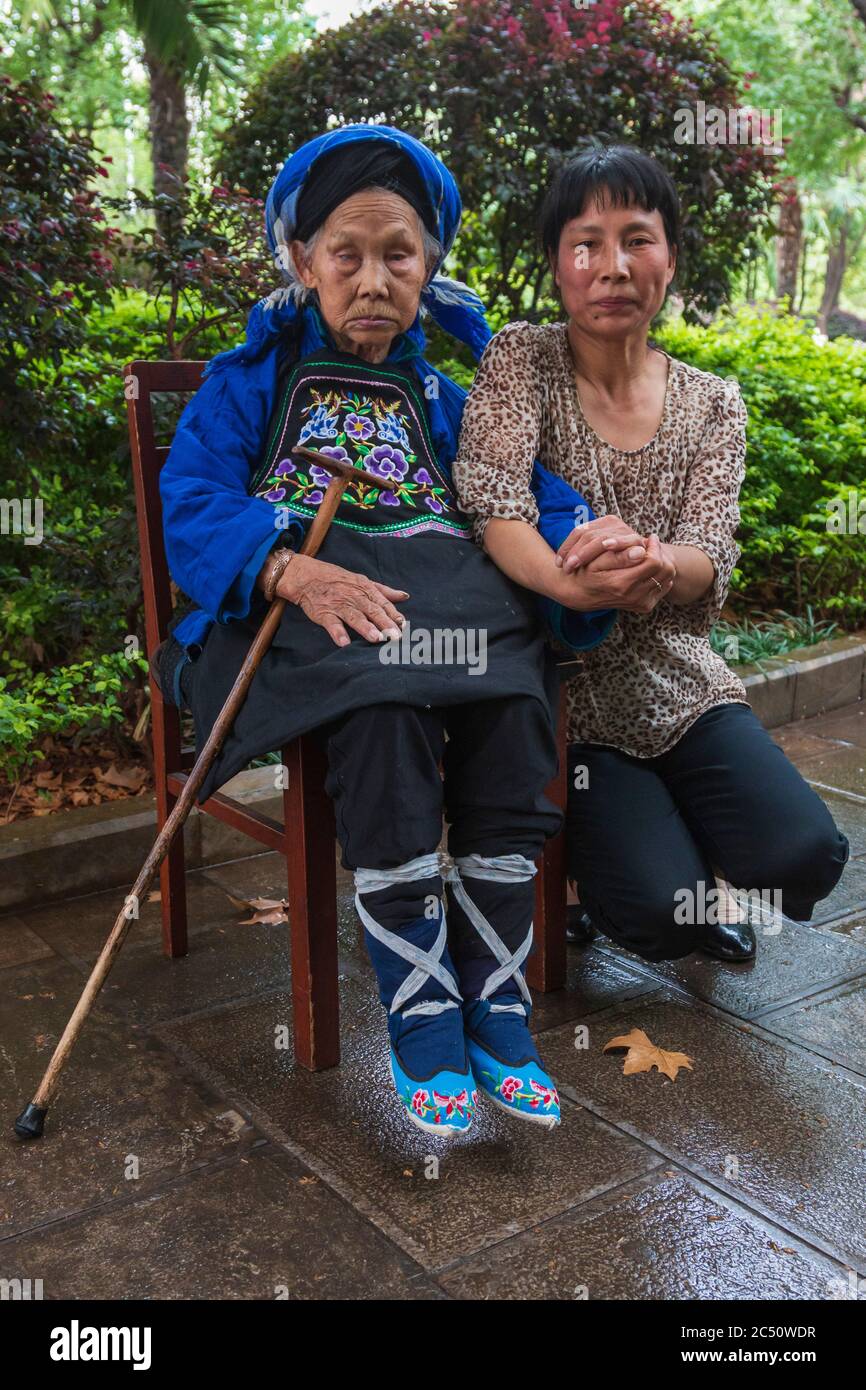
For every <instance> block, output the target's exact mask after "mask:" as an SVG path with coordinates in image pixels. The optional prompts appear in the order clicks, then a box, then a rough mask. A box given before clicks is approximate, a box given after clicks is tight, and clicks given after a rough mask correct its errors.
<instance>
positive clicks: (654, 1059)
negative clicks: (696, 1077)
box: [602, 1028, 693, 1081]
mask: <svg viewBox="0 0 866 1390" xmlns="http://www.w3.org/2000/svg"><path fill="white" fill-rule="evenodd" d="M620 1047H625V1048H628V1052H627V1055H626V1059H625V1062H624V1063H623V1068H622V1074H623V1076H632V1075H634V1073H635V1072H642V1071H651V1070H652V1068H653V1067H657V1068H658V1070H659V1071H660V1072H663V1073H664V1075H665V1076H669V1077H670V1079H671V1081H676V1079H677V1073H678V1072H679V1070H680V1068H681V1067H687V1068H688V1070H689V1071H692V1070H693V1067H692V1059H691V1057H688V1056H687V1055H686V1054H685V1052H665V1050H664V1049H663V1048H661V1047H656V1045H655V1043H653V1042H650V1040H649V1038H648V1037H647V1035H646V1033H645V1032H644V1031H643V1029H642V1028H632V1030H631V1032H630V1033H623V1034H622V1035H621V1036H620V1037H618V1038H611V1040H610V1042H606V1043H605V1045H604V1047H603V1048H602V1052H612V1051H613V1050H614V1048H620Z"/></svg>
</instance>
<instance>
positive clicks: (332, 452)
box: [310, 444, 352, 487]
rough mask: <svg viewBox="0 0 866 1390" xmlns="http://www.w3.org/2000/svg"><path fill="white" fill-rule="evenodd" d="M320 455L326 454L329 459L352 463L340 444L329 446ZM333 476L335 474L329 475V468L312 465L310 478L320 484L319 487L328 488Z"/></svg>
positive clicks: (316, 464)
mask: <svg viewBox="0 0 866 1390" xmlns="http://www.w3.org/2000/svg"><path fill="white" fill-rule="evenodd" d="M319 453H320V454H326V455H327V456H328V458H329V459H338V460H339V461H340V463H351V462H352V460H351V459H350V458H349V455H348V454H347V453H346V450H345V449H344V448H343V447H342V445H340V444H328V445H327V446H326V447H325V448H324V449H320V450H319ZM333 476H334V475H333V473H329V472H328V470H327V468H322V467H320V465H319V464H318V463H311V464H310V477H311V478H312V480H313V482H314V483H318V485H319V487H327V486H328V483H329V482H330V481H331V478H332V477H333Z"/></svg>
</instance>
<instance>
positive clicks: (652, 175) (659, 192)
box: [541, 141, 680, 256]
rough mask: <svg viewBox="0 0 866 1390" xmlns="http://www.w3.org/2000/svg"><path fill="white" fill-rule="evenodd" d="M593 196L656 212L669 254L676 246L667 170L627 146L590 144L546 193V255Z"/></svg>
mask: <svg viewBox="0 0 866 1390" xmlns="http://www.w3.org/2000/svg"><path fill="white" fill-rule="evenodd" d="M599 192H604V193H605V194H606V195H607V197H608V199H609V201H610V202H611V204H612V205H613V206H614V207H631V206H633V205H636V206H637V207H640V208H643V209H644V211H645V212H655V211H656V209H658V211H659V213H660V214H661V219H662V223H663V224H664V229H665V236H666V238H667V242H668V246H669V247H670V248H671V250H673V249H675V248H676V247H678V246H679V239H680V200H679V195H678V193H677V189H676V184H675V183H674V181H673V179H672V178H671V176H670V174H669V173H668V172H667V170H666V169H665V168H663V167H662V165H661V164H660V163H659V162H658V160H657V159H654V158H653V157H652V155H648V154H645V153H644V151H643V150H639V149H636V148H635V147H634V146H633V145H605V144H601V143H600V142H598V141H595V142H593V144H592V145H590V147H589V148H588V149H585V150H583V151H582V152H581V153H580V154H579V155H577V156H576V158H574V159H570V160H569V161H568V163H567V164H565V165H564V166H563V167H562V168H561V169H560V170H559V173H558V174H557V175H556V176H555V178H554V180H553V183H552V184H551V185H550V187H549V188H548V190H547V193H546V195H545V198H544V204H543V206H542V209H541V243H542V246H543V247H544V250H545V252H546V253H552V254H553V255H554V256H555V255H556V253H557V251H558V250H559V238H560V236H561V235H562V229H563V227H564V226H565V224H566V223H567V222H570V221H571V219H572V218H573V217H579V216H580V214H581V212H582V211H583V209H584V208H585V207H586V204H587V202H588V201H589V200H590V199H592V198H595V197H596V196H597V195H598V193H599Z"/></svg>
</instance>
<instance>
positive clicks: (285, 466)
mask: <svg viewBox="0 0 866 1390" xmlns="http://www.w3.org/2000/svg"><path fill="white" fill-rule="evenodd" d="M297 466H298V465H297V464H296V463H293V462H292V460H291V459H280V461H279V463H278V464H277V466H276V468H275V469H274V473H275V474H276V475H277V477H278V478H285V476H286V474H287V473H294V472H295V469H296V468H297Z"/></svg>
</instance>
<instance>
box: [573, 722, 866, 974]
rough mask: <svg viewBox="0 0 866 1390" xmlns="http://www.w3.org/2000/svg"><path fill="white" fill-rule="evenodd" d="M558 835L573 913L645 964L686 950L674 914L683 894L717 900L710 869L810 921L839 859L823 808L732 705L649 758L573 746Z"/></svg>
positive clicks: (689, 936) (840, 839)
mask: <svg viewBox="0 0 866 1390" xmlns="http://www.w3.org/2000/svg"><path fill="white" fill-rule="evenodd" d="M581 769H585V771H581ZM583 783H585V784H586V785H585V786H584V785H582V784H583ZM566 835H567V841H568V876H569V878H572V879H575V880H576V881H577V885H578V893H579V895H580V900H581V903H582V905H583V906H584V907H585V908H586V910H587V911H588V913H589V915H590V917H591V918H592V920H593V922H594V923H595V925H596V926H597V927H598V928H599V930H600V931H602V932H604V933H605V934H606V935H607V936H609V937H610V938H611V939H612V940H613V941H616V942H617V943H618V944H619V945H621V946H624V947H626V948H627V949H628V950H630V951H634V952H635V953H636V954H637V955H640V956H642V957H643V958H644V959H645V960H676V959H678V958H680V957H682V956H686V955H689V954H690V953H691V952H692V951H693V950H695V948H696V946H697V944H698V940H697V937H698V934H699V931H700V928H699V927H698V926H696V925H695V924H694V919H693V918H692V920H691V922H690V923H688V922H687V923H683V922H682V921H677V917H678V916H679V917H682V916H683V913H682V911H681V910H679V911H678V908H679V907H680V905H681V904H682V903H683V902H684V901H685V899H684V896H683V890H688V891H689V892H691V893H693V894H694V895H695V898H694V901H696V902H700V900H701V897H702V894H704V895H705V894H707V893H710V892H711V891H714V890H715V887H716V885H715V878H714V873H713V868H714V867H715V868H716V869H717V870H718V871H719V872H720V873H721V876H722V877H724V878H725V879H727V880H728V881H729V882H730V883H731V884H733V886H734V887H735V888H737V889H741V890H744V891H746V892H751V891H752V890H757V891H759V892H764V891H767V892H769V893H772V892H773V891H774V890H776V891H777V892H778V893H779V894H780V899H779V900H778V901H779V906H780V907H781V910H782V912H783V913H784V914H785V916H787V917H792V918H794V919H795V920H796V921H808V920H809V918H810V917H811V916H812V911H813V909H814V906H815V903H816V902H819V901H820V899H822V898H825V897H826V896H827V894H828V893H830V892H831V891H832V889H833V888H834V887H835V886H836V884H837V883H838V881H839V878H840V877H841V874H842V868H843V865H844V864H845V862H846V861H847V859H848V854H849V845H848V841H847V839H846V838H845V836H844V835H843V834H841V832H840V831H839V830H838V828H837V826H836V824H835V822H834V820H833V817H832V816H831V814H830V812H829V810H828V809H827V807H826V806H825V804H824V802H823V801H822V800H821V798H820V797H819V796H818V795H817V793H816V792H814V791H813V790H812V788H811V787H810V786H809V785H808V784H807V783H806V781H805V780H804V779H803V777H801V775H800V773H799V772H798V771H797V769H796V768H795V767H794V765H793V764H792V763H791V762H790V761H789V759H788V758H787V757H786V756H785V754H784V753H783V752H782V750H781V748H779V747H778V745H777V744H775V743H774V742H773V740H772V739H771V738H770V736H769V734H768V733H767V732H766V730H765V729H764V728H763V726H762V724H761V723H760V721H759V720H758V719H757V717H756V716H755V715H754V714H753V713H752V710H751V709H750V708H749V706H748V705H743V704H733V703H732V704H726V705H718V706H716V707H715V708H713V709H710V710H707V712H706V713H705V714H703V715H701V716H700V718H699V719H697V720H695V722H694V724H692V726H691V728H690V729H687V730H686V732H685V734H683V736H682V738H681V739H680V740H679V741H678V742H677V743H676V744H675V745H674V747H673V748H672V749H670V751H669V752H667V753H663V754H661V755H660V756H659V757H655V758H646V759H645V758H633V757H630V756H629V755H628V754H626V753H621V752H619V751H618V750H616V749H613V748H606V747H603V746H602V745H600V744H592V743H573V744H571V745H570V747H569V792H568V817H567V829H566ZM701 885H703V887H701Z"/></svg>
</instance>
